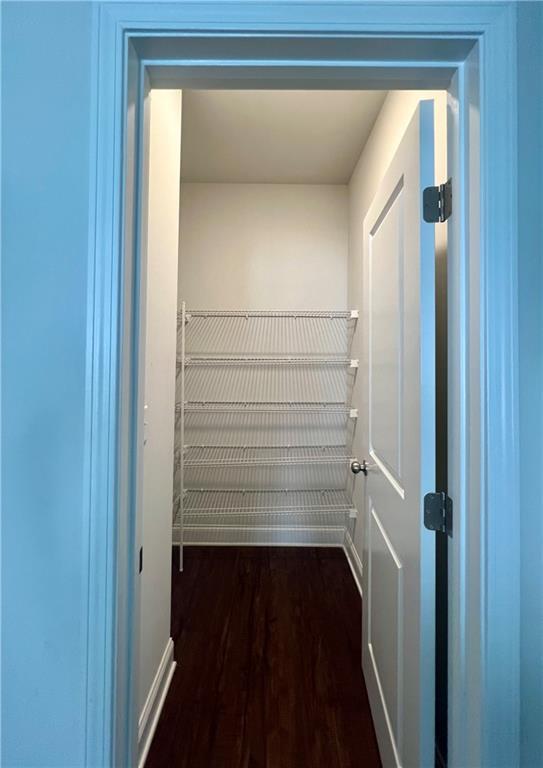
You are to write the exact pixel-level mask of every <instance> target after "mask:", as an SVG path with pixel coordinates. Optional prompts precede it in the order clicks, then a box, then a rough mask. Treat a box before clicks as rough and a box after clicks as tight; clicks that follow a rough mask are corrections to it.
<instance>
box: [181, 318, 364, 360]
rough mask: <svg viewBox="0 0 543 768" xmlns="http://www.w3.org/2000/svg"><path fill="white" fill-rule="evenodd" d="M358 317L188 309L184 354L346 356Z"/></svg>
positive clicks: (184, 327)
mask: <svg viewBox="0 0 543 768" xmlns="http://www.w3.org/2000/svg"><path fill="white" fill-rule="evenodd" d="M357 317H358V313H357V312H356V311H353V312H346V311H327V312H322V311H315V312H303V311H301V312H297V311H291V312H288V311H272V312H258V311H252V312H243V311H232V312H228V311H226V312H220V311H212V310H192V311H189V310H187V312H186V315H185V318H186V319H185V324H184V326H183V329H184V332H185V336H186V348H187V354H188V355H189V356H190V355H191V354H195V353H196V354H201V355H219V356H220V355H223V354H225V353H228V354H232V355H254V356H257V357H258V356H261V355H262V356H282V355H295V356H296V355H304V356H307V355H319V356H326V355H335V356H336V355H344V356H347V355H348V354H349V351H350V348H351V344H352V339H353V335H354V331H355V328H356V324H357ZM181 330H182V323H181V319H180V318H179V321H178V332H181Z"/></svg>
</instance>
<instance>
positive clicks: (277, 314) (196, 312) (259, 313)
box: [177, 309, 358, 324]
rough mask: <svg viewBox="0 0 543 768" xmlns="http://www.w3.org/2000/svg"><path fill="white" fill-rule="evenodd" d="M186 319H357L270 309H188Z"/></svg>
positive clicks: (349, 313)
mask: <svg viewBox="0 0 543 768" xmlns="http://www.w3.org/2000/svg"><path fill="white" fill-rule="evenodd" d="M186 314H187V319H188V320H190V319H192V318H193V317H203V318H223V317H224V318H228V317H243V318H246V319H247V318H255V317H259V318H326V319H328V320H356V319H357V318H358V311H357V310H355V309H351V310H340V311H338V310H325V309H324V310H323V309H319V310H305V309H302V310H288V309H287V310H284V309H272V310H253V309H250V310H245V309H235V310H229V309H226V310H217V309H188V310H187V312H186ZM177 322H178V324H180V323H181V312H178V313H177Z"/></svg>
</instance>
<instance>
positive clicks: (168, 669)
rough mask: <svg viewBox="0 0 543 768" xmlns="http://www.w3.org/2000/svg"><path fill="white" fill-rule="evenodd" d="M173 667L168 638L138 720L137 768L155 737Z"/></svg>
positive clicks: (171, 642) (145, 757)
mask: <svg viewBox="0 0 543 768" xmlns="http://www.w3.org/2000/svg"><path fill="white" fill-rule="evenodd" d="M175 666H176V663H175V661H174V659H173V640H172V638H171V637H169V638H168V642H167V643H166V648H165V649H164V653H163V655H162V659H161V660H160V664H159V665H158V669H157V673H156V675H155V679H154V680H153V684H152V685H151V688H150V690H149V693H148V695H147V699H146V701H145V704H144V706H143V709H142V711H141V715H140V719H139V724H138V768H143V766H144V765H145V761H146V760H147V755H148V753H149V748H150V746H151V742H152V740H153V736H154V735H155V730H156V727H157V724H158V719H159V717H160V713H161V712H162V707H163V705H164V701H165V699H166V694H167V693H168V689H169V687H170V683H171V681H172V677H173V673H174V671H175Z"/></svg>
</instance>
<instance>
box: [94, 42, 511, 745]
mask: <svg viewBox="0 0 543 768" xmlns="http://www.w3.org/2000/svg"><path fill="white" fill-rule="evenodd" d="M110 29H111V28H110ZM185 42H186V41H185ZM272 45H273V44H272ZM472 48H473V45H472V42H470V44H468V45H467V46H466V47H465V49H464V50H463V52H461V53H460V52H459V50H458V49H457V51H456V54H455V55H456V56H458V57H459V58H460V59H461V60H462V61H465V60H466V58H467V57H468V56H469V51H470V50H472ZM301 49H303V44H302V46H301ZM301 49H299V51H300V50H301ZM262 50H263V51H264V49H262ZM375 50H376V49H374V53H375ZM388 50H389V52H390V49H388ZM185 52H186V48H185ZM366 52H367V51H366ZM321 53H322V50H321ZM449 54H450V51H449ZM143 58H145V57H143ZM362 58H363V57H362ZM445 58H446V57H445ZM132 60H133V62H134V67H133V69H134V71H135V72H137V66H138V61H139V57H138V54H137V53H136V52H135V51H134V56H133V58H132ZM319 60H320V61H322V57H321V58H319ZM128 61H129V67H128V69H129V71H131V67H132V65H131V63H130V62H131V58H130V54H129V57H128ZM324 66H326V65H324ZM408 69H409V67H408V66H407V67H406V70H408ZM398 70H399V71H400V75H398ZM401 70H402V67H401V66H399V67H398V69H396V74H395V76H396V77H397V78H398V79H399V80H401ZM455 71H456V70H455V66H452V67H450V66H449V67H446V66H445V67H443V69H439V67H438V68H434V70H433V76H434V78H433V80H432V78H428V80H432V82H433V84H434V85H436V77H435V76H436V73H438V72H439V77H442V80H441V83H440V84H441V85H442V86H443V87H448V88H449V93H450V94H451V96H452V97H453V98H457V97H458V95H459V94H460V96H461V98H460V103H464V102H463V101H462V99H464V98H467V99H468V101H469V99H470V98H472V97H474V94H473V92H471V91H470V90H469V88H468V90H467V91H466V90H465V89H466V84H467V80H466V79H465V78H464V79H461V80H460V81H459V80H458V79H457V80H455V79H454V78H455ZM119 72H120V70H119ZM210 72H211V70H209V69H207V71H206V76H208V75H209V74H210ZM330 72H331V70H327V74H330ZM200 74H201V73H200ZM230 74H234V72H233V71H232V72H231V73H230ZM235 74H236V75H237V76H238V77H240V76H242V77H243V76H245V75H247V74H248V75H249V76H253V77H254V72H249V71H247V70H246V71H245V72H241V75H240V70H238V71H237V73H235ZM301 74H302V75H303V73H301ZM306 74H307V73H306ZM388 74H390V72H389V73H388ZM463 74H464V75H465V74H466V71H464V72H463ZM283 75H284V72H283ZM313 75H314V71H313V72H312V76H313ZM344 75H345V76H347V75H346V70H343V71H342V74H341V76H344ZM404 75H405V71H404ZM419 75H420V73H418V72H417V75H414V74H413V71H411V74H410V75H408V76H407V79H409V77H410V78H411V82H413V80H416V77H419ZM160 76H162V77H164V78H165V79H166V80H167V79H169V81H170V83H171V77H172V69H171V68H169V67H168V66H166V67H163V68H162V70H161V73H160V74H159V77H160ZM192 76H194V68H193V72H192ZM212 76H214V77H215V82H217V77H218V73H217V72H215V73H214V74H213V73H212ZM221 76H222V74H221ZM341 76H340V77H339V79H341ZM349 76H350V77H351V78H352V77H353V72H352V71H351V72H350V73H349ZM271 77H272V78H274V77H275V78H276V79H280V78H281V72H280V71H279V70H276V71H275V72H273V73H272V74H271ZM379 77H381V78H383V73H382V71H381V73H380V75H378V74H376V71H375V70H373V72H372V74H371V75H369V80H371V79H372V78H373V83H376V82H378V81H379ZM439 77H437V79H438V80H439ZM451 77H452V81H451ZM506 79H507V78H506ZM302 82H303V76H302V77H301V81H300V84H301V83H302ZM382 82H383V80H382V79H381V83H382ZM419 82H420V81H419ZM136 83H137V80H136ZM141 83H142V81H140V88H142V85H141ZM402 84H403V85H404V86H405V79H404V81H403V83H402ZM129 85H130V80H129ZM425 85H426V87H427V85H428V81H426V83H425ZM373 87H375V86H373ZM106 90H107V89H106ZM137 91H138V88H137V87H136V89H135V92H134V93H132V92H131V88H130V87H129V88H128V97H129V101H130V98H131V93H132V96H133V97H134V98H135V97H136V96H137ZM134 103H136V101H134ZM458 114H459V113H458V112H456V113H454V114H453V115H452V116H451V120H452V124H453V128H454V130H453V137H454V138H453V145H454V146H453V149H454V154H453V161H452V164H453V167H454V169H455V170H458V176H459V178H461V179H463V182H462V185H461V189H462V191H463V193H465V194H466V196H467V193H468V191H470V192H473V190H474V189H476V188H477V180H476V179H475V178H474V177H473V176H472V175H471V174H468V170H469V164H468V166H466V165H463V162H460V157H459V153H458V147H460V146H462V148H464V146H465V144H464V143H462V144H460V143H458V144H455V142H456V141H457V140H458V139H459V136H460V134H459V133H458V129H459V124H458V123H457V122H456V123H455V121H457V120H458ZM461 114H462V115H464V118H463V119H464V120H465V121H469V119H470V116H469V115H468V112H462V113H461ZM129 115H130V112H129ZM455 125H456V128H455V127H454V126H455ZM466 125H467V122H466V123H465V125H464V127H466ZM129 138H130V120H129V122H128V129H127V133H126V140H127V141H129ZM466 139H467V136H466V134H465V133H464V134H463V138H462V142H465V140H466ZM462 157H463V158H464V159H465V156H464V155H463V154H462ZM129 158H130V153H129ZM134 167H136V166H134ZM485 169H486V166H485ZM128 176H130V173H128ZM466 181H468V182H469V183H468V184H466V183H465V182H466ZM486 181H487V180H486V179H485V183H486ZM472 184H474V185H475V186H474V187H473V188H472V186H471V185H472ZM475 197H476V198H477V199H478V195H477V194H475ZM472 199H473V198H472ZM105 202H107V201H102V203H101V205H103V204H105ZM460 202H461V204H464V205H465V204H466V202H467V197H466V199H464V197H462V198H461V201H460ZM492 204H493V205H494V206H496V205H499V204H504V205H505V201H504V200H501V201H500V198H499V197H498V198H497V199H496V198H494V199H493V203H492ZM128 218H129V217H128ZM125 220H126V219H125ZM466 221H467V219H465V218H464V217H463V216H460V217H459V220H458V225H457V226H458V228H459V229H458V231H457V232H456V233H455V240H454V245H455V247H456V246H457V244H458V240H457V239H456V238H457V236H458V234H459V233H461V232H463V231H464V229H463V228H464V227H465V224H466ZM127 231H128V232H131V228H130V226H129V227H128V230H127ZM125 242H126V241H125ZM498 242H499V239H498V240H497V241H496V244H497V243H498ZM453 252H454V253H456V251H453ZM472 253H473V251H472ZM455 264H456V262H455ZM127 274H128V273H127V272H126V271H125V273H124V275H125V277H126V275H127ZM455 275H456V273H455ZM128 277H129V284H131V276H130V275H128ZM486 277H487V276H485V279H486ZM460 282H461V286H464V283H463V282H462V280H461V281H460ZM464 287H465V286H464ZM461 290H463V288H461ZM453 297H454V298H455V300H456V298H458V297H457V295H456V294H455V293H454V291H453ZM505 304H506V305H507V301H506V302H505ZM502 311H503V305H502ZM129 316H130V313H129ZM128 320H129V317H128ZM472 320H473V318H471V319H470V323H471V321H472ZM129 326H130V321H128V325H127V327H129ZM453 341H454V340H453ZM453 346H454V344H453ZM456 351H458V350H457V348H456V347H455V352H453V354H455V353H456ZM470 354H471V352H470ZM471 402H472V405H473V404H474V402H475V401H473V400H472V401H471ZM470 407H471V406H470ZM453 410H454V409H453ZM462 429H464V427H462V428H461V431H462ZM122 434H125V433H124V432H123V433H122ZM128 454H130V451H128ZM453 466H456V465H453ZM455 480H456V478H455ZM464 481H465V478H464V480H462V482H464ZM121 506H123V505H121ZM129 520H130V518H126V521H125V522H128V528H127V533H128V538H127V539H126V544H127V549H126V551H125V554H126V557H127V560H129V561H130V562H132V560H131V558H130V557H129V555H130V552H131V547H132V549H133V543H132V545H130V544H129V542H130V540H131V539H132V542H133V541H134V539H133V533H132V534H131V533H130V529H131V526H130V524H129ZM123 525H124V523H123ZM119 540H120V542H123V541H125V539H124V534H123V533H122V531H121V535H120V539H119ZM123 546H124V545H123ZM122 551H123V550H122V547H121V554H120V555H119V554H118V556H117V559H116V569H117V568H120V569H121V571H122V570H123V565H122V561H123V554H122ZM454 567H455V566H453V568H454ZM461 567H462V568H463V567H464V566H461ZM127 573H130V568H128V571H127ZM470 589H471V586H470ZM125 594H126V595H131V594H132V592H131V591H130V589H129V590H128V591H127V592H126V593H125ZM462 594H463V593H461V594H460V595H459V596H458V595H456V593H455V599H457V597H458V599H460V602H462V600H464V597H463V596H462ZM129 602H130V601H129ZM127 608H128V610H129V611H130V605H128V606H127ZM121 624H123V622H122V621H121ZM126 626H128V624H127V625H126ZM455 631H456V630H455ZM122 635H123V633H122V632H121V633H120V635H118V636H119V637H120V640H121V645H122V640H123V637H122ZM129 656H130V654H129ZM453 658H454V659H456V658H457V657H456V656H453ZM455 663H456V661H455ZM123 664H124V662H122V663H121V665H120V668H119V670H118V671H119V673H121V678H123V675H124V674H125V673H122V672H121V667H122V666H123ZM124 679H125V681H126V678H124ZM462 679H464V678H462ZM121 688H122V689H123V690H124V685H121ZM118 690H119V687H118ZM452 701H453V705H454V702H455V701H456V699H455V697H454V695H453V699H452ZM121 710H122V707H121ZM121 710H120V709H119V708H117V714H118V717H120V721H122V722H126V719H124V720H123V715H122V711H121ZM452 717H453V721H454V717H455V716H454V706H453V715H452ZM131 738H132V737H130V735H129V738H128V742H126V743H125V747H126V744H130V741H131ZM122 741H124V738H123V739H122V740H121V742H122ZM121 742H118V747H119V749H121V750H122V749H124V748H125V747H123V744H122V743H121ZM455 743H456V742H455Z"/></svg>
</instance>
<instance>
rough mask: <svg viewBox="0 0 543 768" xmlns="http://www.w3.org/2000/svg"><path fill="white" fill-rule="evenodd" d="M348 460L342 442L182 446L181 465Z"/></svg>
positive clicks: (343, 461)
mask: <svg viewBox="0 0 543 768" xmlns="http://www.w3.org/2000/svg"><path fill="white" fill-rule="evenodd" d="M350 461H352V457H351V456H350V455H349V454H348V453H347V448H346V446H336V445H332V446H322V447H317V446H313V445H301V446H261V445H259V446H246V447H238V446H220V445H205V446H204V445H202V446H192V445H188V446H185V450H184V465H185V469H190V468H191V467H235V466H273V465H289V464H290V465H292V464H344V463H345V462H350Z"/></svg>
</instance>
